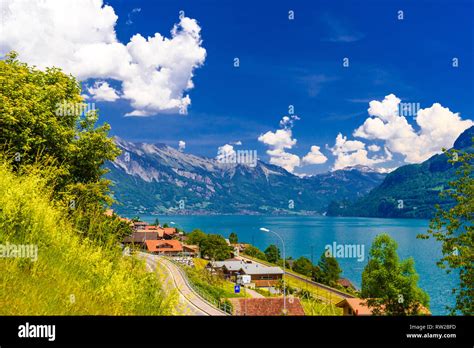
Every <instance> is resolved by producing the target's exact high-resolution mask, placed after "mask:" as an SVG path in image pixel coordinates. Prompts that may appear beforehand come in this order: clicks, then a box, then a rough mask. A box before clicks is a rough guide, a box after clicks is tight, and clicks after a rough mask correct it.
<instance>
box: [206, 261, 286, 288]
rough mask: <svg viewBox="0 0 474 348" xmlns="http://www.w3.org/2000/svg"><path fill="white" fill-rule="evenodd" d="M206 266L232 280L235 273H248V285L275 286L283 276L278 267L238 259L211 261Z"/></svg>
mask: <svg viewBox="0 0 474 348" xmlns="http://www.w3.org/2000/svg"><path fill="white" fill-rule="evenodd" d="M206 268H207V269H208V270H209V271H211V272H213V273H215V274H219V275H221V276H223V277H224V278H226V279H229V280H232V281H235V278H236V276H237V275H249V276H250V278H251V283H250V284H249V287H268V288H269V287H275V286H276V285H278V283H279V281H280V280H281V279H282V278H283V270H282V269H281V268H280V267H267V266H264V265H262V264H258V263H253V262H251V261H243V260H238V259H230V260H225V261H211V262H209V263H208V264H207V266H206Z"/></svg>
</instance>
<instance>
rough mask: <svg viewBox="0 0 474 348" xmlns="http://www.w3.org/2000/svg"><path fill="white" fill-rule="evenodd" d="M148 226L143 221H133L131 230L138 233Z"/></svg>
mask: <svg viewBox="0 0 474 348" xmlns="http://www.w3.org/2000/svg"><path fill="white" fill-rule="evenodd" d="M146 226H148V224H147V223H146V222H144V221H133V226H132V228H133V230H134V231H138V230H144V229H145V227H146Z"/></svg>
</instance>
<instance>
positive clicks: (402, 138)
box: [353, 94, 474, 163]
mask: <svg viewBox="0 0 474 348" xmlns="http://www.w3.org/2000/svg"><path fill="white" fill-rule="evenodd" d="M400 102H401V100H400V99H399V98H397V97H396V96H395V95H394V94H390V95H388V96H386V97H385V99H384V100H383V101H381V102H380V101H376V100H373V101H371V102H370V103H369V106H370V107H369V109H368V113H369V115H370V116H371V117H369V118H367V119H366V120H365V122H364V123H363V124H362V125H361V126H360V127H359V128H357V129H356V130H355V131H354V133H353V135H354V136H356V137H360V138H364V139H370V140H383V141H384V142H385V146H386V147H388V148H389V149H390V150H391V151H392V152H394V153H398V154H401V155H403V156H404V160H405V162H408V163H418V162H422V161H424V160H426V159H428V158H430V157H431V156H433V155H435V154H437V153H440V152H441V148H443V147H445V148H450V147H452V146H453V144H454V141H455V140H456V139H457V137H458V136H459V135H460V134H461V133H462V132H463V131H464V130H466V129H467V128H469V127H471V126H472V125H473V124H474V122H473V121H471V120H462V119H461V117H460V116H459V114H458V113H453V112H451V111H450V110H449V109H448V108H446V107H443V106H442V105H441V104H439V103H434V104H433V105H432V106H431V107H429V108H425V109H420V110H419V111H418V113H417V116H416V118H415V124H416V125H417V126H418V128H419V130H415V129H414V128H413V126H412V125H411V124H409V123H408V120H407V119H406V117H404V116H400V115H399V112H398V109H399V104H400Z"/></svg>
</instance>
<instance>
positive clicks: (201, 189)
mask: <svg viewBox="0 0 474 348" xmlns="http://www.w3.org/2000/svg"><path fill="white" fill-rule="evenodd" d="M472 137H474V127H471V128H469V129H467V130H466V131H464V132H463V133H462V134H461V135H460V136H459V137H458V139H457V140H456V142H455V143H454V146H453V147H454V148H455V149H458V150H464V151H473V146H472ZM115 142H116V144H117V146H118V147H119V148H120V149H121V150H122V154H121V155H120V156H119V157H118V158H117V159H116V160H115V161H114V162H110V163H108V164H107V167H108V168H109V170H110V172H109V173H108V174H107V178H108V179H110V180H111V181H112V183H113V187H112V191H113V192H114V193H113V197H114V198H115V200H116V201H117V203H116V204H115V205H114V207H113V208H114V209H115V210H116V211H117V212H118V213H120V214H124V215H140V214H150V215H154V214H156V215H165V214H322V215H329V216H361V217H394V218H430V217H432V216H433V213H434V210H435V208H434V207H435V204H440V205H441V206H449V205H450V204H452V202H450V201H449V200H446V199H441V198H440V197H439V193H440V192H441V191H442V190H444V189H446V188H447V187H448V182H449V181H450V180H452V179H453V178H454V177H455V175H456V174H455V173H456V169H457V168H458V165H456V164H452V163H449V162H448V160H447V157H446V155H445V154H438V155H434V156H432V157H431V158H430V159H428V160H426V161H424V162H423V163H419V164H409V165H404V166H401V167H399V168H397V169H396V170H394V171H393V172H391V173H389V174H383V173H379V172H377V171H375V170H373V169H371V168H369V167H365V166H354V167H347V168H344V169H341V170H336V171H331V172H327V173H322V174H317V175H313V176H306V177H300V176H297V175H294V174H292V173H289V172H288V171H286V170H285V169H283V168H281V167H279V166H275V165H272V164H269V163H265V162H263V161H260V160H258V161H257V162H256V165H255V166H249V165H245V164H237V163H226V164H223V163H220V161H218V160H217V159H216V158H206V157H201V156H196V155H193V154H188V153H184V152H181V151H179V150H178V149H175V148H173V147H170V146H167V145H165V144H147V143H133V142H128V141H125V140H123V139H121V138H117V137H116V138H115Z"/></svg>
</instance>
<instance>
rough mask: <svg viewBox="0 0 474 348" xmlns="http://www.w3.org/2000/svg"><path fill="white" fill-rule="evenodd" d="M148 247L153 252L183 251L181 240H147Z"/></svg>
mask: <svg viewBox="0 0 474 348" xmlns="http://www.w3.org/2000/svg"><path fill="white" fill-rule="evenodd" d="M146 247H147V249H148V251H151V252H162V251H183V246H182V245H181V242H180V241H179V240H174V239H172V240H147V241H146Z"/></svg>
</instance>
